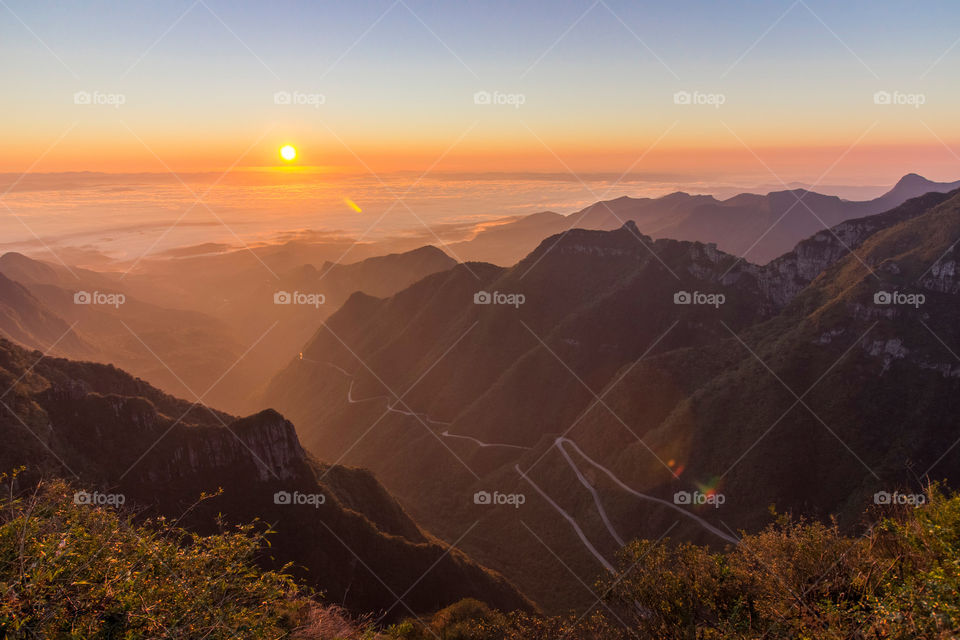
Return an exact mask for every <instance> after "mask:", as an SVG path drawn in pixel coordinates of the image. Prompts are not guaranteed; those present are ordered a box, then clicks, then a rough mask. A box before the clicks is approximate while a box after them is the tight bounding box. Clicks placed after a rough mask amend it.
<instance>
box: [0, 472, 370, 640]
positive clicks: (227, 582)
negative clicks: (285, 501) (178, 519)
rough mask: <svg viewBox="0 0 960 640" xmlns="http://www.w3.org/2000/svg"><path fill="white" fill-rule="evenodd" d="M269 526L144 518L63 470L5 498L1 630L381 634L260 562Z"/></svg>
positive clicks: (0, 533) (41, 633)
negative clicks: (106, 502) (79, 487)
mask: <svg viewBox="0 0 960 640" xmlns="http://www.w3.org/2000/svg"><path fill="white" fill-rule="evenodd" d="M263 536H264V534H263V533H256V532H255V530H254V529H253V527H252V526H250V525H248V526H243V527H237V528H235V529H233V530H230V531H226V532H223V533H220V534H218V535H210V536H200V535H196V534H191V533H188V532H185V531H183V530H181V529H178V528H177V527H175V526H172V525H171V524H169V523H167V522H166V521H164V520H163V519H159V520H154V521H148V522H144V523H139V524H138V523H135V522H134V520H133V518H132V516H131V515H129V514H124V513H122V512H118V511H116V510H114V509H111V508H105V507H93V506H89V505H82V504H81V505H77V504H74V492H73V489H71V488H70V487H69V486H68V485H66V484H65V483H63V482H61V481H55V482H49V483H42V484H40V485H39V486H38V487H37V488H36V490H35V492H33V493H32V494H30V495H29V496H26V497H23V498H13V497H7V498H5V499H0V638H209V639H218V638H223V639H227V638H230V639H233V638H287V637H291V636H292V637H294V638H300V639H302V640H308V639H321V638H354V637H355V638H359V637H372V636H368V635H367V634H365V633H364V632H362V631H361V630H359V629H357V627H356V626H355V625H353V623H351V622H350V620H349V619H348V617H347V616H346V615H344V614H343V612H341V611H339V610H337V609H336V608H332V607H324V606H323V605H320V604H318V603H316V602H314V601H313V600H311V599H310V598H308V597H307V596H306V595H304V594H302V593H301V592H300V591H299V590H298V588H297V586H296V584H294V582H293V580H292V579H291V578H290V577H289V576H287V575H285V574H284V573H283V572H278V571H264V570H261V569H260V568H258V567H257V566H256V565H255V564H254V557H255V554H256V553H257V551H258V549H260V548H261V546H262V545H263V544H264V537H263Z"/></svg>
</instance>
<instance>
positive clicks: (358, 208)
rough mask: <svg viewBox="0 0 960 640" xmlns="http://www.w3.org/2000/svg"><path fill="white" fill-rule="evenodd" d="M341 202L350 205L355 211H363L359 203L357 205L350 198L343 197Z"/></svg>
mask: <svg viewBox="0 0 960 640" xmlns="http://www.w3.org/2000/svg"><path fill="white" fill-rule="evenodd" d="M343 202H344V203H345V204H346V205H347V206H348V207H350V208H351V209H353V210H354V211H356V212H357V213H363V209H361V208H360V205H358V204H357V203H356V202H354V201H353V200H351V199H350V198H344V199H343Z"/></svg>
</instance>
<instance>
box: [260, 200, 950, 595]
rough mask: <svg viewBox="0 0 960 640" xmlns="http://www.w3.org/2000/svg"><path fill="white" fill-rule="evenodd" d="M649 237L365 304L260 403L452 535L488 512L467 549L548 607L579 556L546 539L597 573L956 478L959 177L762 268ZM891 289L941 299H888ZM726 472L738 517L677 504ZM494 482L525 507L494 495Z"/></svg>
mask: <svg viewBox="0 0 960 640" xmlns="http://www.w3.org/2000/svg"><path fill="white" fill-rule="evenodd" d="M788 196H789V194H771V195H770V196H749V197H747V196H744V197H739V198H735V199H733V200H734V203H733V205H730V206H737V207H740V206H743V207H745V208H747V209H749V208H750V207H749V206H748V205H749V204H750V202H752V201H753V200H754V199H755V198H762V199H764V200H765V201H766V202H768V203H769V202H771V201H779V200H781V199H782V200H786V198H787V197H788ZM826 198H827V197H826V196H818V197H817V198H814V199H813V200H812V201H816V202H821V201H822V202H826V200H822V199H826ZM674 200H676V201H677V202H683V201H685V200H686V198H684V197H679V196H678V197H675V198H674ZM832 201H833V202H840V201H838V200H836V199H833V200H832ZM615 206H618V207H627V208H629V206H630V203H629V202H626V201H619V202H616V204H615ZM840 206H841V209H842V203H841V205H840ZM699 207H702V205H699ZM600 209H602V207H601V208H600ZM600 209H597V208H594V209H593V210H592V212H591V213H590V214H589V215H602V214H601V213H600V212H599V211H600ZM841 209H838V211H840V210H841ZM697 210H699V209H697ZM585 215H586V214H585ZM639 226H640V225H638V224H635V223H634V222H633V221H632V220H631V221H629V222H628V223H627V224H625V225H623V226H622V227H620V228H618V229H615V230H612V231H602V230H583V229H575V230H573V231H570V232H569V233H558V234H557V235H555V236H553V237H549V238H547V239H545V240H543V241H542V243H541V244H540V245H539V246H538V247H537V248H536V249H535V250H534V251H533V252H532V253H530V254H529V255H528V256H527V257H525V258H524V259H523V260H521V261H520V262H519V263H518V264H516V265H515V266H513V267H512V268H509V269H504V268H501V267H496V266H493V265H489V264H481V263H472V264H469V265H461V266H457V267H455V268H453V269H451V270H449V271H447V272H443V273H440V274H435V275H433V276H429V277H427V278H425V279H423V280H421V281H419V282H417V283H416V284H414V285H412V286H411V287H409V288H408V289H406V290H404V291H401V292H399V293H397V294H395V295H393V296H390V297H388V298H384V299H377V298H373V297H371V296H367V295H362V294H355V295H354V296H353V297H351V298H350V299H349V300H348V301H347V302H346V303H345V304H344V306H343V307H342V308H341V309H340V310H339V311H338V312H337V313H335V314H334V315H333V316H331V317H330V318H329V319H328V320H327V322H326V323H325V326H324V327H323V328H321V329H320V330H319V331H318V332H317V334H316V335H315V336H314V338H313V339H312V340H311V341H310V342H309V343H308V344H307V345H306V346H305V347H304V349H303V358H302V359H295V360H294V361H293V362H291V363H290V364H289V366H288V367H287V368H286V369H285V370H284V371H283V372H282V373H281V374H280V375H278V376H277V377H276V379H275V380H274V381H273V383H272V384H271V386H270V387H269V389H268V391H267V396H266V402H267V403H269V404H270V405H271V406H276V407H277V408H279V409H281V410H282V411H284V413H286V414H287V415H290V416H292V417H293V418H294V419H295V422H296V423H297V425H298V428H299V429H300V433H301V438H302V440H303V442H304V443H305V446H306V447H307V448H308V449H311V450H317V451H324V452H325V454H326V455H331V454H332V455H336V456H337V457H339V456H340V455H343V456H345V460H348V461H350V462H352V463H354V464H362V465H364V466H369V467H370V468H371V469H373V470H374V471H375V472H376V473H377V475H378V477H380V478H381V479H382V481H383V482H384V483H385V485H386V486H387V487H388V489H389V490H391V492H393V493H394V494H396V495H398V497H399V498H400V499H401V501H402V502H403V504H404V505H406V506H407V507H408V508H409V509H410V510H411V512H412V513H413V515H414V516H415V517H416V518H417V519H419V520H422V521H423V522H424V523H426V524H427V525H428V526H429V527H430V528H431V529H432V530H434V531H437V532H438V533H439V534H441V535H443V536H444V537H455V536H457V535H459V533H460V532H458V531H457V528H456V526H453V525H451V524H450V523H451V520H452V521H453V522H455V523H458V522H463V521H465V520H472V519H480V524H479V525H478V527H477V530H476V533H477V537H476V538H474V537H473V536H471V541H470V542H468V543H467V545H468V550H469V552H470V553H471V554H473V555H474V556H475V557H477V558H478V559H480V560H481V561H483V562H485V563H488V564H490V565H491V566H493V567H494V568H497V569H499V570H501V571H503V572H504V573H505V574H506V575H508V577H511V578H512V579H514V580H516V581H517V583H518V584H519V585H520V586H521V588H522V589H524V591H525V592H527V593H529V594H530V595H531V596H532V597H534V599H535V600H537V601H538V602H539V603H540V604H542V605H544V606H545V607H547V608H548V609H554V610H562V609H563V608H565V607H567V606H570V604H571V603H573V602H577V601H580V599H581V598H584V597H585V595H584V593H580V592H578V590H577V589H576V588H575V585H574V586H571V587H569V588H566V587H563V586H560V587H558V586H557V585H558V584H562V583H563V577H562V576H563V575H564V573H565V572H566V569H565V568H564V567H561V566H557V567H552V566H544V565H543V563H542V562H538V558H539V557H540V555H541V554H542V553H543V545H544V544H546V545H547V546H548V547H549V548H551V549H552V550H554V551H555V552H556V553H558V554H559V555H560V556H561V557H563V558H564V559H565V561H568V562H569V566H570V567H571V568H572V569H573V570H574V571H575V572H578V573H580V574H581V575H592V574H593V573H595V572H596V571H597V570H598V569H599V568H601V567H602V566H603V564H602V562H601V560H605V559H609V558H612V557H613V553H614V551H615V550H616V548H617V547H618V546H619V542H618V541H619V540H622V539H629V538H630V537H634V536H645V537H651V538H657V537H659V536H660V535H661V534H663V533H664V531H665V530H666V529H667V528H668V527H670V526H671V525H672V524H673V523H676V525H677V529H676V530H674V531H673V532H672V533H671V536H672V537H680V538H685V539H691V540H696V541H699V542H706V543H716V544H723V543H725V542H727V541H729V539H731V538H733V537H734V535H735V532H736V530H737V529H738V528H741V527H742V528H754V527H757V526H760V525H761V524H763V523H765V522H767V521H768V519H769V517H770V516H769V512H768V507H769V506H770V505H771V504H776V505H777V507H778V509H787V510H793V511H797V512H802V513H809V514H812V515H817V516H822V515H826V514H829V513H838V514H840V516H841V518H842V519H843V522H844V523H845V525H847V526H852V525H853V524H854V522H853V518H854V514H860V513H862V510H863V508H864V507H865V506H866V505H868V504H869V503H870V502H871V498H872V495H873V492H875V491H882V490H894V489H897V488H903V487H907V488H909V487H911V486H912V487H913V488H917V487H916V482H917V478H918V477H920V476H922V475H923V474H924V472H926V471H927V470H928V469H929V470H930V473H931V475H932V476H933V477H947V478H949V479H952V480H955V479H960V478H957V476H958V475H960V453H957V451H958V450H957V449H951V448H950V444H951V442H952V441H953V440H955V439H956V438H957V437H960V434H957V433H955V429H952V428H951V427H950V425H951V424H953V422H954V421H953V420H952V418H951V416H953V415H956V411H957V410H958V409H960V406H958V402H960V400H958V398H960V393H958V392H960V382H958V380H960V373H958V372H960V363H958V362H957V361H956V359H955V357H954V356H953V355H951V352H950V350H949V349H947V348H944V344H946V345H957V344H960V329H958V328H957V327H960V322H958V321H960V317H958V312H957V309H960V306H958V305H957V300H956V296H957V295H958V294H960V284H958V283H957V282H956V281H955V280H956V274H957V273H958V270H957V267H956V257H955V256H954V255H953V254H952V253H951V252H952V250H953V249H952V247H953V245H954V243H956V242H957V241H958V239H960V192H957V191H954V192H951V193H949V194H943V193H929V194H925V195H923V196H921V197H919V198H915V199H911V200H908V201H907V202H905V203H903V204H902V205H900V206H898V207H896V208H893V209H891V210H889V211H886V212H884V213H881V214H878V215H870V216H860V217H856V218H851V217H849V216H848V217H847V219H845V221H843V222H840V223H839V224H837V225H835V226H834V227H832V228H831V229H830V230H820V231H819V232H817V233H815V234H814V235H812V236H810V237H809V238H807V239H805V240H803V241H802V242H800V243H798V244H797V246H796V247H795V248H794V249H793V250H792V251H790V252H787V253H786V254H784V255H782V256H780V257H779V258H777V259H776V260H773V261H771V262H770V263H769V264H767V265H763V266H759V265H756V264H752V263H750V262H747V261H745V260H740V259H738V258H737V257H736V256H734V255H731V254H729V253H725V252H723V251H721V250H719V249H718V248H717V247H716V246H714V245H712V244H702V243H699V242H691V241H678V240H668V239H658V240H654V239H653V238H651V237H649V236H645V235H643V234H641V233H640V229H639ZM851 251H852V253H851ZM881 291H901V292H903V293H904V294H907V293H923V294H924V295H925V296H926V298H927V300H926V303H925V304H923V305H922V306H921V307H920V308H913V307H906V306H902V305H901V306H896V305H884V304H875V303H874V300H873V296H874V294H875V293H877V292H881ZM477 292H489V293H491V294H492V293H494V292H496V293H498V294H500V296H499V298H498V300H500V301H501V302H508V301H509V300H510V298H507V297H505V296H507V295H509V294H522V295H523V296H524V298H525V299H524V301H523V303H522V304H519V305H516V306H511V305H510V304H498V303H496V302H494V301H492V299H491V297H481V298H480V299H479V301H480V302H486V303H485V304H475V300H474V296H475V294H476V293H477ZM684 292H685V293H686V294H690V295H691V296H692V295H694V294H698V295H699V297H698V298H697V300H699V301H701V302H703V301H709V300H714V301H716V298H715V297H714V298H709V297H708V296H716V294H722V295H723V296H724V300H723V301H722V303H717V304H715V305H711V304H696V303H685V301H689V298H685V297H684ZM675 296H680V297H679V298H675ZM513 300H516V298H513ZM874 323H876V324H874ZM924 324H926V325H927V326H924ZM868 329H869V331H868ZM935 336H938V337H939V339H938V338H937V337H935ZM940 340H942V341H943V343H944V344H940ZM954 350H955V348H954ZM821 377H822V378H821ZM781 381H782V382H783V383H784V384H786V385H787V386H788V387H789V390H788V389H787V388H785V386H784V384H782V383H781ZM814 383H816V384H814ZM808 389H809V390H810V395H809V397H806V398H805V397H804V396H803V395H801V394H804V392H806V391H807V390H808ZM794 393H795V394H796V395H794ZM797 397H799V398H800V399H801V400H800V401H797ZM792 405H793V406H792ZM807 406H809V407H810V409H807ZM781 416H782V417H781ZM768 430H769V432H768ZM561 434H565V435H566V437H568V438H570V439H571V441H572V443H573V444H569V443H568V444H564V443H563V442H562V441H558V440H556V438H557V436H560V435H561ZM944 452H948V455H946V456H945V457H943V458H941V459H939V460H938V458H939V456H941V454H944ZM741 456H742V459H741ZM618 483H620V484H618ZM624 487H627V488H629V489H630V490H631V491H632V492H635V493H631V491H626V490H625V488H624ZM714 487H715V488H716V489H717V490H719V491H721V492H723V493H724V494H725V496H726V497H727V502H726V503H725V505H724V506H723V508H722V509H712V508H710V509H706V510H704V509H696V508H691V507H686V508H685V511H686V513H679V512H678V511H677V509H678V508H680V507H679V506H678V505H676V504H674V503H673V496H674V493H675V492H677V491H687V492H691V493H692V492H696V491H701V492H703V491H708V490H709V489H711V488H714ZM483 490H486V491H492V490H498V491H500V492H502V493H506V494H510V493H517V492H519V493H523V494H525V496H526V500H527V501H526V503H525V504H524V505H523V507H522V508H519V509H514V508H510V507H495V508H489V507H485V506H477V505H475V504H474V502H473V500H472V499H471V497H472V496H473V494H474V493H475V492H476V491H483ZM637 494H640V495H637ZM658 500H659V501H661V502H657V501H658ZM437 505H444V508H443V509H442V510H441V509H438V508H437ZM561 510H562V511H563V512H564V514H561V513H560V511H561ZM451 514H453V515H451ZM567 516H569V519H568V518H567ZM694 516H696V517H694ZM571 520H572V522H575V523H577V526H578V527H579V528H580V531H577V530H576V529H575V528H574V527H573V526H572V525H571ZM727 527H729V529H728V528H727ZM531 529H532V530H533V531H534V532H535V533H536V535H537V536H539V538H540V539H539V540H538V539H537V537H534V536H532V535H531V532H530V530H531ZM584 539H586V540H587V541H589V542H590V545H591V546H588V545H586V544H585V543H584ZM598 562H601V564H600V565H598ZM585 604H589V603H585Z"/></svg>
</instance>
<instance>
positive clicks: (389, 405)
mask: <svg viewBox="0 0 960 640" xmlns="http://www.w3.org/2000/svg"><path fill="white" fill-rule="evenodd" d="M300 360H305V361H307V362H316V363H318V364H325V365H328V366H330V367H332V368H334V369H336V370H337V371H339V372H340V373H342V374H343V375H344V376H346V377H347V378H349V379H350V387H349V388H348V389H347V402H348V403H349V404H359V403H362V402H371V401H375V400H383V401H384V402H385V404H386V409H387V411H390V412H393V413H398V414H400V415H404V416H411V417H419V418H420V419H421V420H423V421H424V422H429V423H431V424H437V425H446V426H449V425H450V424H451V423H449V422H441V421H439V420H434V419H432V418H431V417H430V416H428V415H427V414H425V413H416V412H413V411H403V410H400V409H397V408H395V407H394V404H393V402H392V398H391V396H387V395H379V396H371V397H369V398H354V397H353V385H354V382H355V381H356V376H355V375H353V374H351V373H349V372H348V371H345V370H344V369H342V368H341V367H339V366H337V365H335V364H333V363H332V362H326V361H320V360H313V359H310V358H305V357H303V354H300ZM440 435H441V436H443V437H444V438H453V439H458V440H467V441H469V442H471V443H473V444H475V445H476V446H478V447H482V448H485V447H501V448H510V449H520V450H531V449H532V447H524V446H520V445H515V444H506V443H500V442H483V441H482V440H478V439H477V438H474V437H472V436H463V435H457V434H454V433H450V432H449V430H444V431H443V432H441V433H440ZM565 445H569V446H570V447H571V448H572V449H573V450H574V451H576V452H577V454H579V455H580V457H582V458H583V459H584V460H586V461H587V462H588V463H589V464H591V465H592V466H593V467H595V468H597V469H599V470H600V471H602V472H603V473H604V474H606V476H607V477H608V478H610V480H611V481H613V483H614V484H615V485H617V486H618V487H619V488H620V489H622V490H623V491H625V492H627V493H629V494H630V495H632V496H634V497H636V498H638V499H640V500H645V501H648V502H652V503H655V504H658V505H660V506H663V507H666V508H668V509H672V510H673V511H675V512H677V513H678V514H680V515H681V516H683V517H685V518H688V519H690V520H692V521H693V522H695V523H696V524H697V525H699V526H700V527H702V528H703V529H704V530H706V531H708V532H710V533H712V534H714V535H716V536H717V537H719V538H721V539H723V540H725V541H727V542H730V543H731V544H737V543H738V542H739V541H738V540H737V539H736V538H735V537H733V536H732V535H730V534H729V533H727V532H725V531H723V530H721V529H718V528H717V527H715V526H713V525H712V524H710V523H709V522H708V521H707V520H705V519H703V518H701V517H700V516H698V515H697V514H695V513H693V512H691V511H688V510H686V509H684V508H682V507H680V506H679V505H676V504H674V503H672V502H670V501H667V500H664V499H662V498H657V497H655V496H651V495H647V494H645V493H640V492H639V491H636V490H634V489H632V488H631V487H629V486H627V485H626V484H625V483H624V482H623V481H622V480H620V478H618V477H617V476H616V474H614V473H613V471H611V470H610V469H608V468H607V467H605V466H604V465H602V464H600V463H599V462H597V461H596V460H594V459H593V458H591V457H590V456H588V455H587V454H586V453H585V452H584V451H583V449H581V448H580V447H579V445H577V443H576V442H574V441H573V440H571V439H570V438H566V437H563V436H559V437H557V438H556V439H555V440H554V441H553V446H554V447H556V448H557V449H558V450H559V451H560V454H561V455H562V456H563V458H564V460H566V462H567V465H568V466H569V467H570V469H572V470H573V473H574V474H575V475H576V477H577V480H578V481H579V482H580V484H581V485H583V486H584V488H586V489H587V491H589V492H590V495H591V496H592V497H593V503H594V505H595V506H596V509H597V513H598V514H599V515H600V519H601V520H602V521H603V524H604V526H605V527H606V529H607V531H608V532H609V533H610V535H611V536H612V537H613V539H614V540H615V541H616V542H617V544H618V545H619V546H621V547H623V546H624V545H626V542H625V541H624V540H623V538H622V537H621V536H620V534H619V533H617V530H616V528H615V527H614V526H613V523H612V522H611V521H610V517H609V516H608V515H607V511H606V509H605V508H604V506H603V502H602V500H601V499H600V494H599V493H598V492H597V489H596V487H594V486H593V484H591V483H590V481H589V480H588V479H587V478H586V476H584V475H583V472H582V471H580V467H579V466H577V463H576V462H574V460H573V458H572V457H571V456H570V453H569V452H568V451H567V449H566V448H565ZM513 468H514V469H515V470H516V472H517V473H518V474H520V477H521V478H523V479H524V480H525V481H526V482H527V483H528V484H529V485H530V486H531V487H533V488H534V490H535V491H536V492H537V493H538V494H540V496H541V497H542V498H543V499H544V500H546V502H547V504H549V505H550V506H551V507H553V509H554V510H555V511H556V512H557V513H559V514H560V516H561V517H562V518H563V519H564V520H566V521H567V522H568V523H569V524H570V526H571V528H573V530H574V533H576V534H577V537H578V538H580V541H581V542H582V543H583V546H584V547H585V548H586V549H587V551H589V552H590V554H591V555H593V557H594V558H596V559H597V561H598V562H599V563H600V564H601V565H602V566H603V567H604V568H605V569H606V570H607V571H609V572H611V573H616V570H615V569H614V567H613V565H612V564H610V562H609V561H608V560H607V559H606V558H604V557H603V554H601V553H600V552H599V551H598V550H597V548H596V547H594V546H593V543H591V542H590V539H589V538H587V535H586V534H585V533H584V531H583V529H582V528H581V527H580V525H579V524H578V523H577V521H576V519H575V518H574V517H573V516H571V515H570V514H569V513H567V511H566V510H565V509H564V508H563V507H561V506H560V505H559V504H557V502H556V501H555V500H554V499H553V498H551V497H550V496H549V495H547V493H546V492H545V491H544V490H543V489H541V488H540V486H538V485H537V484H536V483H535V482H534V481H533V480H532V479H531V478H530V477H528V476H527V475H526V474H525V473H524V472H523V471H521V470H520V465H519V464H514V465H513Z"/></svg>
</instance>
